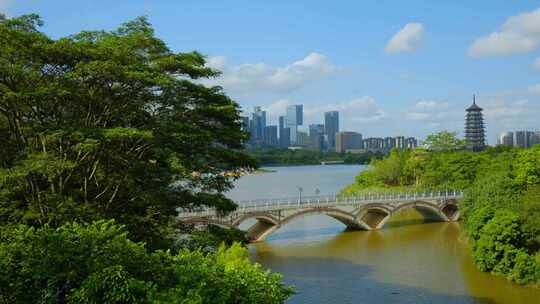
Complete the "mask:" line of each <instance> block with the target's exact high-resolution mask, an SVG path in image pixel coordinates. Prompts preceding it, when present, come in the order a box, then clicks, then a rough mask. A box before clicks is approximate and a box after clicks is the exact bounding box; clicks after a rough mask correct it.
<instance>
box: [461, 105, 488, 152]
mask: <svg viewBox="0 0 540 304" xmlns="http://www.w3.org/2000/svg"><path fill="white" fill-rule="evenodd" d="M465 141H466V144H467V148H468V149H470V150H472V151H482V150H484V148H485V147H486V141H485V129H484V118H483V117H482V108H480V107H479V106H477V105H476V98H475V96H473V104H472V105H471V106H470V107H469V108H467V117H466V120H465Z"/></svg>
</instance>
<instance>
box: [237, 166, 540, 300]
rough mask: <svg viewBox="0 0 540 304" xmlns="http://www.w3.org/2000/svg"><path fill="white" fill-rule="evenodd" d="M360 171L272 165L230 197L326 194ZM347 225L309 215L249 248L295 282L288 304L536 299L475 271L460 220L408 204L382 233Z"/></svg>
mask: <svg viewBox="0 0 540 304" xmlns="http://www.w3.org/2000/svg"><path fill="white" fill-rule="evenodd" d="M364 168H365V167H361V166H305V167H279V168H273V169H275V170H276V171H277V172H274V173H268V174H257V175H248V176H245V177H242V178H241V179H240V180H239V181H238V182H237V184H236V188H235V189H234V190H233V191H231V192H230V193H228V195H229V197H231V198H234V199H238V200H248V199H257V198H267V197H283V196H294V195H295V194H296V193H297V186H301V187H302V188H303V189H304V191H305V192H304V194H308V193H312V192H313V191H315V189H320V190H321V194H331V193H335V192H337V191H339V190H340V189H341V188H343V187H344V186H345V185H347V184H350V183H351V182H353V180H354V176H355V175H356V174H358V172H359V171H360V170H363V169H364ZM310 191H311V192H310ZM247 224H249V223H247ZM345 230H346V227H345V226H344V225H343V224H341V223H339V222H338V221H336V220H334V219H332V218H330V217H327V216H324V215H311V216H306V217H304V218H298V219H295V220H294V221H292V222H290V223H288V224H287V225H285V226H284V227H282V228H280V229H279V230H277V231H276V232H274V233H273V234H272V235H270V236H269V238H268V241H267V242H263V243H258V244H254V245H252V246H251V247H250V252H251V255H252V258H253V260H255V261H257V262H259V263H261V264H263V265H264V266H265V267H269V268H271V269H273V270H275V271H278V272H281V273H282V274H283V275H284V276H285V281H286V282H287V283H289V284H294V285H296V287H297V295H295V296H294V297H293V298H291V300H290V301H289V302H290V303H513V304H514V303H516V304H517V303H527V304H529V303H540V300H539V299H540V290H538V289H532V288H526V287H522V286H518V285H516V284H513V283H511V282H508V281H507V280H505V279H503V278H500V277H495V276H492V275H489V274H486V273H482V272H480V271H478V270H477V269H476V268H475V266H474V265H473V263H472V259H471V254H470V248H469V247H468V245H467V242H466V238H465V235H464V232H463V229H462V227H461V225H460V223H438V222H434V223H433V222H432V223H428V222H425V221H424V220H423V219H422V217H421V216H420V215H419V214H418V213H416V212H415V211H414V210H412V209H408V210H405V211H403V212H402V213H401V214H400V215H399V216H394V217H392V219H391V221H390V222H389V223H387V225H386V227H385V228H384V229H382V230H380V231H345Z"/></svg>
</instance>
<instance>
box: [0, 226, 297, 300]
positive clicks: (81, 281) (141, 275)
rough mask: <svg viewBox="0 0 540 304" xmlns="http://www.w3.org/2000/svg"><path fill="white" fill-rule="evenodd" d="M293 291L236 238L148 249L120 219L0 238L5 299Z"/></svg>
mask: <svg viewBox="0 0 540 304" xmlns="http://www.w3.org/2000/svg"><path fill="white" fill-rule="evenodd" d="M291 293H292V291H291V289H290V288H288V287H285V286H283V285H282V283H281V277H280V276H279V275H278V274H273V273H270V272H268V271H264V270H263V269H262V268H261V266H260V265H257V264H252V263H251V262H250V261H249V259H248V258H247V250H246V249H245V248H243V247H242V246H240V245H239V244H237V243H235V244H233V245H232V246H231V247H230V248H226V247H225V246H221V247H220V248H219V249H218V250H217V252H215V253H207V254H204V253H202V252H199V251H188V250H182V251H180V252H179V253H177V254H171V253H170V252H169V251H149V250H148V249H146V248H145V246H144V244H143V243H135V242H132V241H130V240H129V239H128V238H127V232H126V231H125V227H124V226H118V225H115V224H114V223H113V221H98V222H94V223H92V224H90V225H80V224H66V225H63V226H61V227H59V228H56V229H53V228H51V227H49V226H48V225H46V226H44V227H42V228H39V229H35V228H32V227H28V226H19V227H18V228H17V229H15V230H12V231H10V233H8V234H4V235H3V236H2V240H1V242H0V302H1V303H282V302H283V301H284V300H285V299H286V298H287V297H288V296H289V295H290V294H291Z"/></svg>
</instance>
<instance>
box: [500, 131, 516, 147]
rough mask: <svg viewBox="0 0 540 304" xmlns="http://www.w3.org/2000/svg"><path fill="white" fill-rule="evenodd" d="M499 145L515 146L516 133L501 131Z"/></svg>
mask: <svg viewBox="0 0 540 304" xmlns="http://www.w3.org/2000/svg"><path fill="white" fill-rule="evenodd" d="M499 145H507V146H513V145H514V133H513V132H503V133H501V136H499Z"/></svg>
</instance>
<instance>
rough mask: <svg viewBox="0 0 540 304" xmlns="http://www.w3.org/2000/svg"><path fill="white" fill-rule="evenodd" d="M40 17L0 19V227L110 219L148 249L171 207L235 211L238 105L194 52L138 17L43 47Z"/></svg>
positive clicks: (157, 242)
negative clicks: (205, 81) (230, 194)
mask: <svg viewBox="0 0 540 304" xmlns="http://www.w3.org/2000/svg"><path fill="white" fill-rule="evenodd" d="M41 24H42V22H41V20H40V18H39V17H38V16H37V15H26V16H22V17H19V18H13V19H7V18H0V224H1V225H10V224H14V223H25V224H28V225H32V226H43V225H45V224H49V225H51V226H53V227H57V226H60V225H61V224H63V223H65V222H68V221H72V220H77V221H83V222H90V221H92V220H95V219H101V218H114V219H116V220H117V221H118V222H119V223H122V224H125V225H126V227H127V228H128V230H129V231H130V236H131V237H132V238H133V239H134V240H144V241H146V242H148V245H149V246H150V247H151V248H157V247H166V246H168V244H170V237H171V235H172V232H173V228H174V223H175V215H176V214H177V210H178V208H197V207H199V206H213V207H216V208H217V209H219V210H221V211H222V212H228V211H231V210H233V209H234V208H235V205H234V203H233V202H232V201H230V200H229V199H227V198H225V197H224V196H223V195H222V193H223V192H224V191H226V190H228V189H230V188H231V187H232V181H233V180H232V179H233V178H234V176H236V175H234V174H225V173H227V172H234V171H237V170H239V169H241V168H244V167H254V166H255V162H254V161H253V159H252V158H251V157H249V156H248V155H247V154H245V153H244V152H242V151H240V149H241V148H242V142H243V141H244V140H246V138H247V136H246V134H244V133H243V132H241V131H240V117H239V106H238V104H237V103H236V102H234V101H233V100H231V99H230V98H228V97H227V96H226V95H225V94H224V93H223V92H222V89H221V88H219V87H212V88H208V87H205V86H203V85H199V84H196V83H194V82H193V81H192V80H193V79H201V78H208V77H215V76H217V75H219V73H218V71H215V70H212V69H210V68H208V67H206V66H205V58H204V57H203V56H202V55H201V54H199V53H197V52H192V53H174V52H172V51H171V50H170V49H169V48H168V47H167V45H166V44H165V43H164V42H163V41H162V40H160V39H158V38H156V37H155V35H154V30H153V28H152V27H151V25H150V24H149V23H148V21H147V20H146V19H145V18H142V17H141V18H137V19H135V20H133V21H131V22H128V23H126V24H124V25H122V26H121V27H120V28H118V29H117V30H114V31H110V32H108V31H83V32H81V33H78V34H75V35H73V36H69V37H65V38H60V39H51V38H49V37H47V36H46V35H45V34H43V33H42V32H40V31H39V26H40V25H41Z"/></svg>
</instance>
